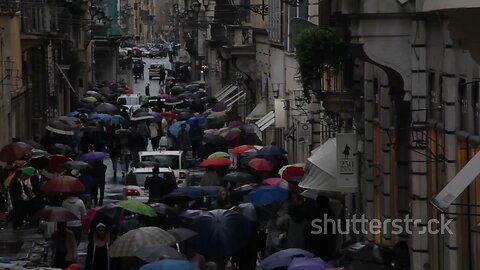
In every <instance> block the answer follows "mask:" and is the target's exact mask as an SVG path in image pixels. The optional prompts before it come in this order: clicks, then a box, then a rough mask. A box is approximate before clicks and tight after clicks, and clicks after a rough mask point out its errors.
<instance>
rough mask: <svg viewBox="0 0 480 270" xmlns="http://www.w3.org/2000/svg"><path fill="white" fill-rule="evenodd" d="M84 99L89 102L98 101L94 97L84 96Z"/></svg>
mask: <svg viewBox="0 0 480 270" xmlns="http://www.w3.org/2000/svg"><path fill="white" fill-rule="evenodd" d="M82 101H85V102H88V103H92V104H93V103H96V102H97V99H96V98H94V97H84V98H82Z"/></svg>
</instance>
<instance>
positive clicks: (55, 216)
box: [33, 207, 78, 222]
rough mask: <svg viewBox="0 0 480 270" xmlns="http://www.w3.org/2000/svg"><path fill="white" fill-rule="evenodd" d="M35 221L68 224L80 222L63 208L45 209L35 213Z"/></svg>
mask: <svg viewBox="0 0 480 270" xmlns="http://www.w3.org/2000/svg"><path fill="white" fill-rule="evenodd" d="M33 219H35V220H45V221H49V222H68V221H73V220H78V217H77V216H76V215H75V214H74V213H72V212H70V211H69V210H67V209H66V208H63V207H45V208H43V209H41V210H39V211H38V212H37V213H35V215H34V216H33Z"/></svg>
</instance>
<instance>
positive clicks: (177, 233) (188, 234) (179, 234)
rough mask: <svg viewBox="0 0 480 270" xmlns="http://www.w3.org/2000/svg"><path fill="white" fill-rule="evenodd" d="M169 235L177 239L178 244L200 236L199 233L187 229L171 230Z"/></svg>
mask: <svg viewBox="0 0 480 270" xmlns="http://www.w3.org/2000/svg"><path fill="white" fill-rule="evenodd" d="M168 233H170V234H171V235H172V236H173V237H175V239H176V240H177V243H180V242H183V241H185V240H188V239H190V238H192V237H195V236H197V235H198V233H196V232H194V231H192V230H190V229H185V228H176V229H171V230H168Z"/></svg>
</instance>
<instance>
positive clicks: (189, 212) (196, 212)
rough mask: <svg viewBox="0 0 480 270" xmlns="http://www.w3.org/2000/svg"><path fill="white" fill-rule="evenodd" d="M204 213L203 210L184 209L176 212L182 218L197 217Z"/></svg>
mask: <svg viewBox="0 0 480 270" xmlns="http://www.w3.org/2000/svg"><path fill="white" fill-rule="evenodd" d="M204 213H205V211H203V210H190V209H189V210H185V211H183V212H182V213H180V214H178V216H179V217H183V218H188V219H196V218H199V217H201V216H203V214H204Z"/></svg>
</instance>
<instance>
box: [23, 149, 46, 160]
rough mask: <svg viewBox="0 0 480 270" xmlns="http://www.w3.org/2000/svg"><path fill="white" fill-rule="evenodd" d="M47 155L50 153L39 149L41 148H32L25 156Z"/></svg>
mask: <svg viewBox="0 0 480 270" xmlns="http://www.w3.org/2000/svg"><path fill="white" fill-rule="evenodd" d="M48 155H50V154H49V153H48V152H47V151H45V150H41V149H36V148H33V149H32V150H30V151H29V152H28V154H27V156H28V157H29V158H33V157H42V156H48Z"/></svg>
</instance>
